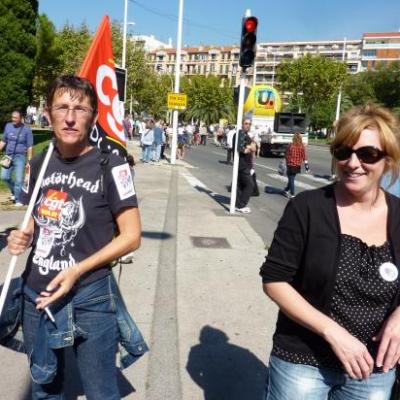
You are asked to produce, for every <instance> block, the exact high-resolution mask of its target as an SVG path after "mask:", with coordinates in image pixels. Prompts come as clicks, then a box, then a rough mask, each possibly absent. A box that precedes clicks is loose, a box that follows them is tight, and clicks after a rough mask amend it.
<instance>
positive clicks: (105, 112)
mask: <svg viewBox="0 0 400 400" xmlns="http://www.w3.org/2000/svg"><path fill="white" fill-rule="evenodd" d="M79 76H80V77H82V78H87V79H88V80H89V81H90V82H91V83H92V84H93V86H94V87H95V89H96V92H97V97H98V113H99V117H98V120H97V124H96V126H95V128H94V129H93V131H92V133H91V135H90V139H91V140H92V141H93V142H94V143H96V144H97V145H98V146H99V147H100V148H101V149H105V150H109V151H112V152H114V153H117V154H119V155H121V156H126V155H127V152H126V142H125V134H124V128H123V125H122V121H123V117H124V115H123V114H124V110H123V105H122V103H121V102H120V100H119V96H118V84H117V75H116V72H115V63H114V56H113V50H112V43H111V27H110V19H109V18H108V16H104V17H103V19H102V21H101V24H100V26H99V28H98V29H97V32H96V35H95V37H94V39H93V41H92V44H91V46H90V48H89V51H88V53H87V55H86V57H85V60H84V62H83V64H82V68H81V70H80V72H79Z"/></svg>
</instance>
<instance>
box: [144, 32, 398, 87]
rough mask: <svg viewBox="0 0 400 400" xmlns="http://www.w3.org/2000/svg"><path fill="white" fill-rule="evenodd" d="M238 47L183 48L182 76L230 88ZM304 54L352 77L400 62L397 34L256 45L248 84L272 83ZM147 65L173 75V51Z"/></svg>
mask: <svg viewBox="0 0 400 400" xmlns="http://www.w3.org/2000/svg"><path fill="white" fill-rule="evenodd" d="M239 53H240V48H239V46H199V47H190V48H188V47H184V48H182V55H181V57H182V58H181V72H182V74H183V75H198V74H200V75H206V76H208V75H216V76H220V77H221V78H222V79H223V81H229V82H231V84H232V85H233V86H236V85H237V84H238V82H239V72H240V71H239ZM306 54H312V55H320V56H323V57H328V58H331V59H334V60H337V61H342V60H344V61H345V63H346V65H347V70H348V72H349V73H351V74H355V73H357V72H360V71H363V70H366V69H371V68H374V67H375V66H376V65H377V64H378V63H381V62H390V61H395V60H400V32H394V33H365V34H364V35H363V38H362V39H350V40H346V39H340V40H315V41H288V42H264V43H258V44H257V56H256V60H255V63H254V67H253V68H249V69H248V71H247V77H248V82H249V84H250V85H251V84H253V83H256V84H261V83H264V84H269V85H272V86H273V85H274V84H275V72H276V66H277V65H278V64H279V63H281V62H282V61H284V60H295V59H298V58H300V57H302V56H304V55H306ZM148 57H149V63H150V64H151V65H152V66H153V68H154V70H155V71H157V72H159V73H170V74H172V73H174V72H175V61H176V49H166V48H164V49H156V50H154V51H151V52H149V54H148Z"/></svg>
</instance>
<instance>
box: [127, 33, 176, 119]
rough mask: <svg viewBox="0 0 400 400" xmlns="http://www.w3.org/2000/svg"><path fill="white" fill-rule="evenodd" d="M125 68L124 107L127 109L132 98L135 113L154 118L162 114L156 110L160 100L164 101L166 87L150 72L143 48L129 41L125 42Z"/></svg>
mask: <svg viewBox="0 0 400 400" xmlns="http://www.w3.org/2000/svg"><path fill="white" fill-rule="evenodd" d="M126 68H127V74H128V82H127V98H126V104H125V107H126V108H127V109H128V108H129V102H130V99H131V98H132V102H133V104H134V110H135V111H136V112H137V113H140V112H143V111H144V112H146V113H149V114H153V115H154V116H155V117H156V116H159V115H160V114H162V110H158V106H157V104H160V101H161V100H162V99H161V98H163V99H164V103H165V101H166V100H165V98H166V94H165V95H164V93H166V92H165V86H166V85H165V84H163V82H164V81H162V80H159V78H160V77H159V76H158V75H156V74H155V73H154V71H152V69H151V67H150V65H149V64H148V63H147V58H146V53H145V51H144V49H143V46H142V45H141V44H139V43H137V42H133V41H131V40H128V42H127V54H126ZM165 78H168V77H165ZM168 79H169V78H168ZM160 85H161V86H160ZM163 96H165V97H163Z"/></svg>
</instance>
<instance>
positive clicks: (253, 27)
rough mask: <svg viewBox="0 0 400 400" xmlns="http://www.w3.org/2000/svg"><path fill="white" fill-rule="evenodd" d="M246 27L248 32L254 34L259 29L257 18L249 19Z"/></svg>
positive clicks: (245, 24)
mask: <svg viewBox="0 0 400 400" xmlns="http://www.w3.org/2000/svg"><path fill="white" fill-rule="evenodd" d="M244 27H245V29H246V31H247V32H250V33H251V32H254V31H255V30H256V28H257V18H255V17H250V18H247V19H246V21H245V23H244Z"/></svg>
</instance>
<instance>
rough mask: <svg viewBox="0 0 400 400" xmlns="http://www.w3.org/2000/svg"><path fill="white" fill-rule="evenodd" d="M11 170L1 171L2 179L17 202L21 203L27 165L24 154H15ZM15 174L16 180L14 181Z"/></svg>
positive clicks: (3, 169) (4, 169)
mask: <svg viewBox="0 0 400 400" xmlns="http://www.w3.org/2000/svg"><path fill="white" fill-rule="evenodd" d="M12 160H13V162H12V166H11V168H8V169H6V168H2V169H1V179H2V180H3V181H5V182H6V183H7V185H8V187H9V189H10V192H11V194H13V195H14V197H15V202H16V203H19V202H20V194H21V189H22V182H23V180H24V172H25V165H26V156H25V155H24V154H14V156H13V158H12ZM13 173H14V180H13Z"/></svg>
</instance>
